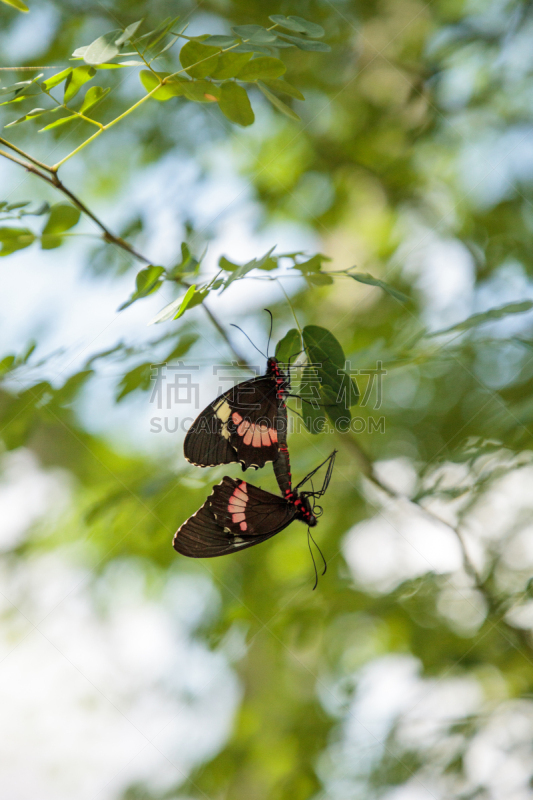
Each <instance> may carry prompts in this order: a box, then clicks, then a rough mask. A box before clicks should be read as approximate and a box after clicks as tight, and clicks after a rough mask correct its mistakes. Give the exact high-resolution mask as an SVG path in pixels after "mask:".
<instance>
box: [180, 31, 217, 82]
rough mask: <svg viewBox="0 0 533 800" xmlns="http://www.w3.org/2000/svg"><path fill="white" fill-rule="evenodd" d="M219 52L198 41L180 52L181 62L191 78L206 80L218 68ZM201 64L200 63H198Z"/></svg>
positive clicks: (191, 42)
mask: <svg viewBox="0 0 533 800" xmlns="http://www.w3.org/2000/svg"><path fill="white" fill-rule="evenodd" d="M218 56H219V51H218V48H217V47H208V46H207V45H205V44H202V43H201V42H199V41H197V40H193V41H190V42H187V44H185V45H184V46H183V47H182V48H181V50H180V62H181V66H182V67H186V68H187V74H188V75H190V76H191V78H205V77H207V76H208V75H211V74H212V73H213V72H214V71H215V70H216V68H217V61H218ZM197 62H200V63H197Z"/></svg>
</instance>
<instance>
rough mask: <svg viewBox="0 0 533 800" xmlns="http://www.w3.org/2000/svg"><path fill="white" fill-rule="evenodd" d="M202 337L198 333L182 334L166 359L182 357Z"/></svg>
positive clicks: (171, 359)
mask: <svg viewBox="0 0 533 800" xmlns="http://www.w3.org/2000/svg"><path fill="white" fill-rule="evenodd" d="M199 338H200V337H199V336H198V334H196V333H184V334H183V336H180V338H179V340H178V343H177V344H176V345H175V346H174V347H173V348H172V350H171V351H170V353H169V354H168V355H167V357H166V359H165V361H173V360H174V359H176V358H182V357H183V356H184V355H185V354H186V353H188V352H189V350H190V349H191V347H192V346H193V345H194V344H196V342H197V341H198V339H199Z"/></svg>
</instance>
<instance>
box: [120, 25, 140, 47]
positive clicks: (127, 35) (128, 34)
mask: <svg viewBox="0 0 533 800" xmlns="http://www.w3.org/2000/svg"><path fill="white" fill-rule="evenodd" d="M140 25H142V19H139V20H138V21H137V22H132V23H131V25H128V27H127V28H125V29H124V33H122V34H121V35H120V36H119V37H118V39H116V40H115V44H116V46H117V47H120V46H121V45H123V44H125V43H126V42H127V41H128V40H129V39H131V38H132V37H133V36H134V35H135V33H136V31H137V29H138V28H139V26H140Z"/></svg>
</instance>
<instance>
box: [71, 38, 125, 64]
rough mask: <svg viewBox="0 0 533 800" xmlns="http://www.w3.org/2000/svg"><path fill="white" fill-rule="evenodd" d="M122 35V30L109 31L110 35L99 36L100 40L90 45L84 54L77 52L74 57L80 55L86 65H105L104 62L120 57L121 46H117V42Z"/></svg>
mask: <svg viewBox="0 0 533 800" xmlns="http://www.w3.org/2000/svg"><path fill="white" fill-rule="evenodd" d="M121 35H122V32H121V31H120V30H118V31H116V30H115V31H109V33H104V35H103V36H99V37H98V39H95V40H94V42H92V43H91V44H90V45H88V46H87V47H86V48H85V49H84V51H83V53H81V52H80V50H81V49H82V48H80V50H76V51H75V52H74V54H73V55H76V54H79V55H80V56H81V57H82V58H83V60H84V61H85V63H86V64H92V65H94V64H103V63H104V61H111V59H113V58H115V56H118V54H119V52H120V46H119V45H117V43H116V40H117V38H118V37H120V36H121Z"/></svg>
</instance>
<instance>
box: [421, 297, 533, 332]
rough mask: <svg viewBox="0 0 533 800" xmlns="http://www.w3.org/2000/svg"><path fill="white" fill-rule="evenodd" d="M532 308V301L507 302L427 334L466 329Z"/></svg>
mask: <svg viewBox="0 0 533 800" xmlns="http://www.w3.org/2000/svg"><path fill="white" fill-rule="evenodd" d="M532 308H533V301H531V300H522V301H521V302H518V303H508V304H507V305H505V306H498V308H491V309H489V310H488V311H483V312H481V313H480V314H472V316H471V317H468V319H465V320H463V322H459V323H458V324H457V325H452V326H451V327H450V328H445V329H444V330H442V331H435V333H430V334H428V337H431V336H441V335H442V334H443V333H452V332H453V331H467V330H469V329H470V328H475V327H476V326H477V325H483V324H484V323H485V322H492V321H493V320H495V319H502V318H503V317H507V316H508V315H509V314H523V313H524V312H525V311H531V309H532Z"/></svg>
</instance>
